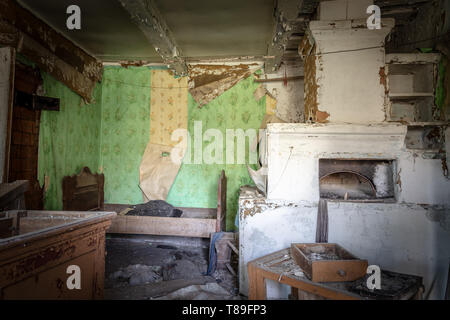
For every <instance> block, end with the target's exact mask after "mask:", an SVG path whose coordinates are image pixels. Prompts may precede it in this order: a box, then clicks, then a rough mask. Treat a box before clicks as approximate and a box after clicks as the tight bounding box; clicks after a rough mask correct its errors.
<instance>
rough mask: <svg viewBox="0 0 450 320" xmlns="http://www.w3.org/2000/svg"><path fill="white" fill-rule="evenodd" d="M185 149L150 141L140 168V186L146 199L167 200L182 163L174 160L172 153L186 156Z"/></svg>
mask: <svg viewBox="0 0 450 320" xmlns="http://www.w3.org/2000/svg"><path fill="white" fill-rule="evenodd" d="M184 152H185V149H184V148H180V147H171V146H164V145H161V144H154V143H149V144H148V145H147V147H146V148H145V152H144V156H143V158H142V162H141V166H140V168H139V186H140V188H141V190H142V193H143V195H144V201H145V202H147V201H149V200H165V199H167V195H168V194H169V191H170V188H171V187H172V184H173V182H174V181H175V178H176V176H177V174H178V170H179V169H180V166H181V164H179V163H176V162H173V161H172V157H171V153H178V154H181V155H183V156H184Z"/></svg>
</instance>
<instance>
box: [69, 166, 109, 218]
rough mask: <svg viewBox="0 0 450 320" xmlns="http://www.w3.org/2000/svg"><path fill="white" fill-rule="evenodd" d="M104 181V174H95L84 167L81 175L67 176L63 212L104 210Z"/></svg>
mask: <svg viewBox="0 0 450 320" xmlns="http://www.w3.org/2000/svg"><path fill="white" fill-rule="evenodd" d="M104 181H105V176H104V175H103V173H102V174H98V173H96V174H93V173H91V170H90V169H89V168H88V167H84V168H83V169H82V170H81V172H80V173H79V174H76V175H73V176H65V177H64V178H63V181H62V188H63V210H81V211H87V210H95V209H100V210H103V209H102V208H103V202H104V190H103V189H104V188H103V187H104Z"/></svg>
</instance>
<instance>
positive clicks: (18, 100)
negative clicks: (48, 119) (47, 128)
mask: <svg viewBox="0 0 450 320" xmlns="http://www.w3.org/2000/svg"><path fill="white" fill-rule="evenodd" d="M14 105H15V106H21V107H25V108H28V109H31V110H50V111H59V98H50V97H43V96H38V95H36V94H29V93H26V92H23V91H19V90H16V91H15V93H14Z"/></svg>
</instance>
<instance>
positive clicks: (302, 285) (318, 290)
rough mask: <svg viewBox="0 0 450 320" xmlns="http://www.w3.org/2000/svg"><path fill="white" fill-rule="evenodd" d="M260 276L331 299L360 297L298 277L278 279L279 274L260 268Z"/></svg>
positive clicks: (356, 298) (355, 298) (358, 298)
mask: <svg viewBox="0 0 450 320" xmlns="http://www.w3.org/2000/svg"><path fill="white" fill-rule="evenodd" d="M259 272H260V277H263V278H265V279H270V280H273V281H277V282H280V283H282V284H286V285H289V286H291V287H295V288H298V289H300V290H303V291H306V292H309V293H312V294H315V295H318V296H321V297H324V298H327V299H333V300H360V299H361V297H359V296H357V295H355V294H353V293H351V292H344V291H341V290H337V289H334V288H331V287H325V286H319V285H316V284H314V283H309V282H306V281H300V280H298V279H293V278H291V277H289V276H283V277H282V278H281V280H280V281H278V279H279V278H280V275H279V274H276V273H273V272H270V271H267V270H263V269H260V270H259Z"/></svg>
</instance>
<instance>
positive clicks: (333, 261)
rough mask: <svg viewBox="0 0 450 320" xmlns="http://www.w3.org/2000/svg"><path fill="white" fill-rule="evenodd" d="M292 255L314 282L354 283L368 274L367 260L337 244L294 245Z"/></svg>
mask: <svg viewBox="0 0 450 320" xmlns="http://www.w3.org/2000/svg"><path fill="white" fill-rule="evenodd" d="M291 254H292V257H293V258H294V260H295V262H296V263H297V264H298V265H299V266H300V268H302V270H303V272H304V273H305V274H306V276H307V277H308V278H309V279H311V280H312V281H314V282H342V281H353V280H356V279H359V278H361V277H363V276H364V275H365V274H366V272H367V266H368V263H367V260H360V259H358V258H357V257H355V256H354V255H352V254H351V253H350V252H348V251H347V250H345V249H344V248H342V247H341V246H339V245H337V244H335V243H293V244H292V245H291Z"/></svg>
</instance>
